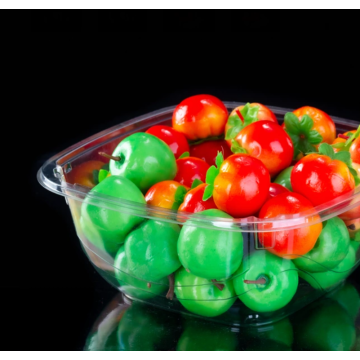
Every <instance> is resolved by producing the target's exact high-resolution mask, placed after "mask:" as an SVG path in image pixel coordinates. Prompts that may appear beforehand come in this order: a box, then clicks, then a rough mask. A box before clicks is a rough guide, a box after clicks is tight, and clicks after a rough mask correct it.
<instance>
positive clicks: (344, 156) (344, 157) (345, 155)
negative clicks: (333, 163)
mask: <svg viewBox="0 0 360 360" xmlns="http://www.w3.org/2000/svg"><path fill="white" fill-rule="evenodd" d="M334 160H340V161H342V162H344V163H345V164H346V165H347V166H352V162H351V155H350V153H349V152H348V151H340V152H338V153H336V154H335V155H334Z"/></svg>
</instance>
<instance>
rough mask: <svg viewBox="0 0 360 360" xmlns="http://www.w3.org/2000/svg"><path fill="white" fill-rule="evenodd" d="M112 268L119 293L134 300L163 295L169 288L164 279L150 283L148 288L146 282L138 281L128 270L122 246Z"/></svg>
mask: <svg viewBox="0 0 360 360" xmlns="http://www.w3.org/2000/svg"><path fill="white" fill-rule="evenodd" d="M114 268H115V277H116V279H117V281H118V282H119V285H120V288H121V291H122V292H124V294H125V295H129V296H130V297H134V298H136V299H149V298H152V297H154V296H156V295H160V294H163V293H165V292H166V290H167V289H168V288H169V280H168V278H166V277H165V278H163V279H158V281H157V282H156V283H151V285H150V287H149V284H148V283H147V282H146V281H144V280H141V279H138V278H137V277H136V276H135V275H134V273H132V272H131V270H130V269H129V266H128V259H127V257H126V256H125V248H124V245H123V246H121V248H120V249H119V251H118V253H117V254H116V257H115V262H114Z"/></svg>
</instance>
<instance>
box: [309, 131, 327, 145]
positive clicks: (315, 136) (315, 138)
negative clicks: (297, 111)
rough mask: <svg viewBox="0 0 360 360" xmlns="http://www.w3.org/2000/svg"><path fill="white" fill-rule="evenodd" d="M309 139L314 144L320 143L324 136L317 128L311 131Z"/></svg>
mask: <svg viewBox="0 0 360 360" xmlns="http://www.w3.org/2000/svg"><path fill="white" fill-rule="evenodd" d="M307 139H308V141H309V143H310V144H313V145H317V144H320V143H321V142H322V141H323V137H322V136H321V135H320V133H319V132H318V131H317V130H311V131H309V133H308V137H307Z"/></svg>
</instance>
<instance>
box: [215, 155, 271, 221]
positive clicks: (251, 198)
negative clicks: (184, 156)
mask: <svg viewBox="0 0 360 360" xmlns="http://www.w3.org/2000/svg"><path fill="white" fill-rule="evenodd" d="M219 170H220V172H219V175H218V176H217V177H216V178H215V181H214V191H213V198H214V201H215V204H216V206H217V207H218V208H219V209H220V210H223V211H225V212H227V213H228V214H229V215H231V216H233V217H235V218H241V217H247V216H250V215H253V214H255V213H256V212H257V211H258V210H259V209H260V208H261V206H262V205H263V203H264V202H265V200H266V198H267V196H268V194H269V187H270V174H269V171H268V170H267V169H266V167H265V165H264V164H263V163H262V162H261V161H260V160H258V159H256V158H254V157H252V156H250V155H247V154H234V155H232V156H229V157H228V158H227V159H226V160H225V161H224V162H223V163H222V165H221V167H220V169H219Z"/></svg>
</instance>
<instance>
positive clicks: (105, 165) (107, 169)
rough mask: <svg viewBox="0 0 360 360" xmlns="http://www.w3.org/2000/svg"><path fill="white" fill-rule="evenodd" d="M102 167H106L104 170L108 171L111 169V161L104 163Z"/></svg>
mask: <svg viewBox="0 0 360 360" xmlns="http://www.w3.org/2000/svg"><path fill="white" fill-rule="evenodd" d="M101 168H102V169H104V170H106V171H110V168H109V163H107V164H104V165H103V166H102V167H101Z"/></svg>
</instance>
